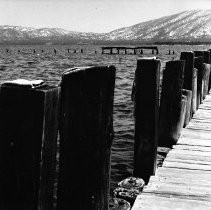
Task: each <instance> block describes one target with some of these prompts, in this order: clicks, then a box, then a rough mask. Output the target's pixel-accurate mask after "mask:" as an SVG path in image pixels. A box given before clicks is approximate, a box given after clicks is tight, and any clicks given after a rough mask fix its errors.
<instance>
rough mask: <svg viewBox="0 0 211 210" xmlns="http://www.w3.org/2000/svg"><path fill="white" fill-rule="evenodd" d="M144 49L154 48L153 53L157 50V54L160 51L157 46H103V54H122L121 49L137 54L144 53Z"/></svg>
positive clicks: (125, 52)
mask: <svg viewBox="0 0 211 210" xmlns="http://www.w3.org/2000/svg"><path fill="white" fill-rule="evenodd" d="M143 49H145V50H152V54H154V51H156V54H158V53H159V51H158V47H157V46H139V47H123V46H109V47H102V54H120V51H123V52H124V54H127V53H128V50H130V51H132V52H133V54H134V55H135V54H143ZM106 51H107V52H106Z"/></svg>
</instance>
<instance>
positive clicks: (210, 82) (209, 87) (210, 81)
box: [208, 49, 211, 93]
mask: <svg viewBox="0 0 211 210" xmlns="http://www.w3.org/2000/svg"><path fill="white" fill-rule="evenodd" d="M208 52H209V53H210V59H209V61H210V62H209V64H211V49H209V50H208ZM210 89H211V73H210V78H209V86H208V93H209V92H210Z"/></svg>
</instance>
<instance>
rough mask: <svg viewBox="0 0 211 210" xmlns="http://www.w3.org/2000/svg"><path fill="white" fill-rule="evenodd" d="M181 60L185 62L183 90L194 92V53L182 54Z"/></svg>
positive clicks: (192, 103)
mask: <svg viewBox="0 0 211 210" xmlns="http://www.w3.org/2000/svg"><path fill="white" fill-rule="evenodd" d="M180 60H184V61H185V68H184V82H183V89H186V90H191V91H192V92H193V88H194V85H193V82H194V80H193V71H194V70H193V69H194V53H193V52H181V55H180ZM192 96H193V94H192ZM194 96H195V95H194ZM193 100H195V98H193V97H192V99H191V110H190V111H191V113H190V115H191V116H192V112H193V110H194V108H193V105H195V104H194V101H193ZM187 107H188V106H187ZM185 124H186V123H185Z"/></svg>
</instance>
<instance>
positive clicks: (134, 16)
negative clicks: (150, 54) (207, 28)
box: [0, 0, 211, 33]
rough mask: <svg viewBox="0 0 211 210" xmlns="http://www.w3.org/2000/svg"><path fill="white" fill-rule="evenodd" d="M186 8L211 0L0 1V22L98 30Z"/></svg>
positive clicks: (210, 6)
mask: <svg viewBox="0 0 211 210" xmlns="http://www.w3.org/2000/svg"><path fill="white" fill-rule="evenodd" d="M190 9H211V0H0V25H20V26H31V27H35V28H38V27H59V28H64V29H67V30H72V31H84V32H99V33H100V32H109V31H111V30H114V29H117V28H121V27H124V26H130V25H133V24H136V23H140V22H143V21H146V20H150V19H154V18H159V17H162V16H166V15H171V14H175V13H179V12H182V11H185V10H190Z"/></svg>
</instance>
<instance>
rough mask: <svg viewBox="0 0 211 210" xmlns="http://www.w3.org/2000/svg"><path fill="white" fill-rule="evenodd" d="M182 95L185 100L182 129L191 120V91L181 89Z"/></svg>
mask: <svg viewBox="0 0 211 210" xmlns="http://www.w3.org/2000/svg"><path fill="white" fill-rule="evenodd" d="M182 94H183V95H184V96H186V99H187V103H186V111H185V120H184V127H186V126H187V125H188V123H189V122H190V120H191V104H192V91H191V90H186V89H183V90H182Z"/></svg>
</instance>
